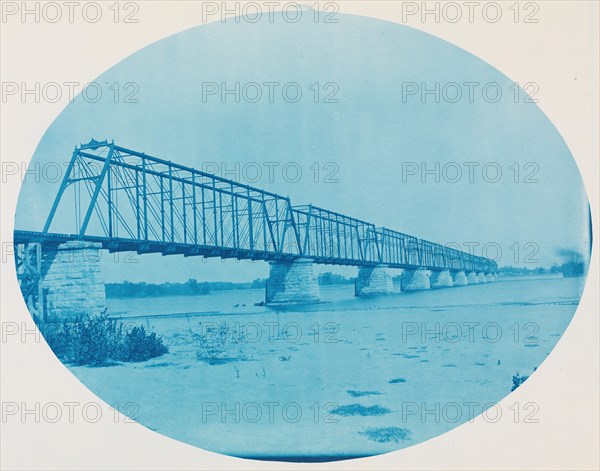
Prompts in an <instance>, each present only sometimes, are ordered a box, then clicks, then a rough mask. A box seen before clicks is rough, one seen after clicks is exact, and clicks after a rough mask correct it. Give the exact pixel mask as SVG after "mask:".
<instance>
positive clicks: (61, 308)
mask: <svg viewBox="0 0 600 471" xmlns="http://www.w3.org/2000/svg"><path fill="white" fill-rule="evenodd" d="M101 249H102V244H99V243H95V242H82V241H69V242H66V243H64V244H60V245H58V246H53V247H44V254H43V261H42V289H43V292H44V299H43V301H42V302H43V303H44V305H45V308H44V312H45V316H44V317H45V318H46V319H47V320H49V321H52V320H65V319H75V318H77V317H80V316H86V315H96V314H100V313H101V312H102V311H103V310H104V309H105V308H106V292H105V288H104V280H103V279H102V277H101V274H100V253H101V252H100V251H101Z"/></svg>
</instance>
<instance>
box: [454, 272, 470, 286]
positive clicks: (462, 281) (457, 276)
mask: <svg viewBox="0 0 600 471" xmlns="http://www.w3.org/2000/svg"><path fill="white" fill-rule="evenodd" d="M452 283H453V286H466V285H468V284H469V282H468V281H467V275H466V274H465V271H464V270H459V271H457V272H455V273H454V274H453V275H452Z"/></svg>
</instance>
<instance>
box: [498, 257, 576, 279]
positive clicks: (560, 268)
mask: <svg viewBox="0 0 600 471" xmlns="http://www.w3.org/2000/svg"><path fill="white" fill-rule="evenodd" d="M498 272H499V273H500V275H504V276H511V275H545V274H550V273H562V274H563V276H567V277H568V276H581V275H583V274H584V272H585V266H584V263H583V261H571V262H567V263H563V264H562V265H558V264H556V263H555V264H554V265H552V267H550V268H544V267H537V268H526V267H513V266H507V267H501V268H499V269H498Z"/></svg>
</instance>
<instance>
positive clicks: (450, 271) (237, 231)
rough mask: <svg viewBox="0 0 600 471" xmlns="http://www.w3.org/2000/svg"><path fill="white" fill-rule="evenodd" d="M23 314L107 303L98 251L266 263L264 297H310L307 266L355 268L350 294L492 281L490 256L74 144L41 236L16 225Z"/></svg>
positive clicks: (315, 295) (68, 311) (103, 144)
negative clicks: (398, 280)
mask: <svg viewBox="0 0 600 471" xmlns="http://www.w3.org/2000/svg"><path fill="white" fill-rule="evenodd" d="M14 242H15V255H16V263H17V274H18V277H19V282H20V285H21V289H22V291H23V295H24V297H25V299H26V301H27V303H28V306H29V308H30V310H31V311H32V312H33V313H34V314H37V315H40V316H43V317H47V316H48V315H50V316H58V317H63V316H70V315H78V314H82V313H87V312H89V311H93V310H97V309H101V308H102V306H103V305H104V304H105V294H104V284H103V282H102V277H101V273H100V263H99V257H100V251H101V250H102V249H104V250H108V251H109V252H130V251H133V252H137V253H138V254H146V253H161V254H163V255H175V254H181V255H184V256H186V257H189V256H203V257H221V258H224V259H225V258H234V259H238V260H243V259H249V260H264V261H267V262H269V263H270V275H269V278H268V280H267V288H266V297H265V301H266V302H267V303H268V304H288V303H298V302H318V301H319V287H318V283H317V277H316V275H315V274H314V272H313V265H314V264H315V263H318V264H332V265H352V266H356V267H358V277H357V280H356V290H355V293H356V295H357V296H366V295H376V294H389V293H392V292H394V290H393V284H392V277H391V275H390V269H398V270H401V271H399V273H402V287H401V289H402V290H403V291H411V290H418V289H429V288H441V287H450V286H461V285H467V284H476V283H483V282H491V281H494V280H495V278H496V274H497V270H498V267H497V264H496V262H494V261H493V260H490V259H487V258H484V257H477V256H474V255H472V254H469V253H466V252H463V251H460V250H457V249H455V248H452V247H448V246H443V245H440V244H437V243H434V242H430V241H427V240H423V239H419V238H417V237H414V236H411V235H408V234H405V233H402V232H398V231H395V230H391V229H387V228H385V227H377V226H375V225H374V224H373V223H369V222H366V221H362V220H360V219H356V218H353V217H350V216H346V215H344V214H340V213H338V212H335V211H331V210H327V209H323V208H320V207H316V206H313V205H305V206H293V205H292V203H291V201H290V198H289V197H284V196H280V195H277V194H275V193H271V192H268V191H265V190H262V189H259V188H255V187H252V186H249V185H245V184H242V183H239V182H235V181H233V180H229V179H226V178H222V177H219V176H217V175H214V174H211V173H206V172H202V171H199V170H196V169H193V168H190V167H186V166H183V165H179V164H177V163H174V162H171V161H168V160H163V159H160V158H157V157H153V156H150V155H147V154H145V153H143V152H137V151H134V150H131V149H126V148H124V147H121V146H118V145H116V144H115V143H114V142H108V141H95V140H93V139H92V140H91V141H90V142H89V143H87V144H82V145H80V146H78V147H76V148H75V150H74V151H73V154H72V157H71V160H70V162H69V165H68V167H67V169H66V172H65V175H64V178H63V180H62V182H61V184H60V187H59V189H58V193H57V195H56V198H55V200H54V202H53V204H52V207H51V209H50V213H49V214H48V217H47V220H46V223H45V225H44V227H43V229H42V230H40V231H25V230H15V233H14Z"/></svg>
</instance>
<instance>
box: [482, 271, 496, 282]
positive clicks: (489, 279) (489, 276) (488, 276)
mask: <svg viewBox="0 0 600 471" xmlns="http://www.w3.org/2000/svg"><path fill="white" fill-rule="evenodd" d="M485 281H486V283H493V282H494V281H496V279H495V278H494V274H493V273H486V274H485Z"/></svg>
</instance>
